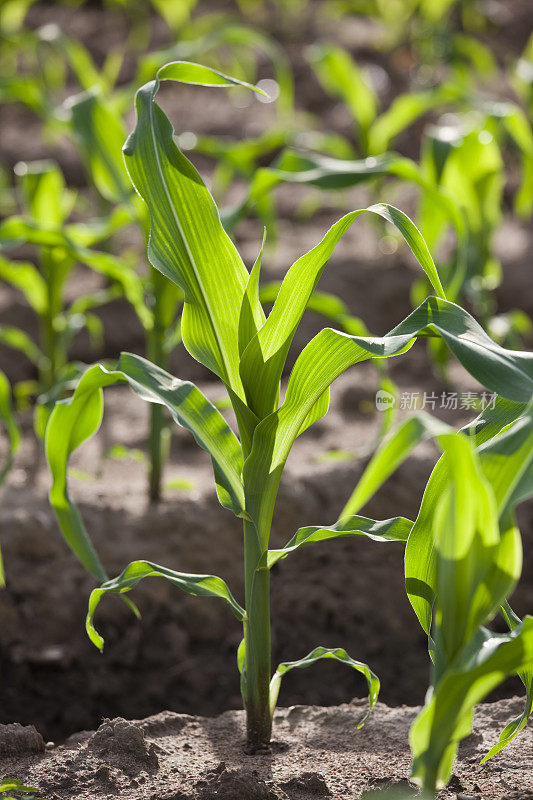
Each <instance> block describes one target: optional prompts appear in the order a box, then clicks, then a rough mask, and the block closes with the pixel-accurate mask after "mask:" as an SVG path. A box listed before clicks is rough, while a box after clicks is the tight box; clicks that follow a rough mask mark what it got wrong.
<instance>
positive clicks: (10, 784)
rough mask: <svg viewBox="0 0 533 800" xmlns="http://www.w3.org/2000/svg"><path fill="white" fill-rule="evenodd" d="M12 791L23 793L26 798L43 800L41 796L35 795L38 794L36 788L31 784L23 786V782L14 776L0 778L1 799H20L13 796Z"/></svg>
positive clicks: (28, 799)
mask: <svg viewBox="0 0 533 800" xmlns="http://www.w3.org/2000/svg"><path fill="white" fill-rule="evenodd" d="M12 792H15V793H16V794H17V795H23V796H24V798H25V799H26V800H43V798H42V797H38V796H37V795H38V794H39V790H38V789H35V788H33V787H32V786H24V784H23V783H21V781H19V780H17V779H16V778H4V780H1V779H0V798H2V800H20V798H19V797H14V796H13V794H12Z"/></svg>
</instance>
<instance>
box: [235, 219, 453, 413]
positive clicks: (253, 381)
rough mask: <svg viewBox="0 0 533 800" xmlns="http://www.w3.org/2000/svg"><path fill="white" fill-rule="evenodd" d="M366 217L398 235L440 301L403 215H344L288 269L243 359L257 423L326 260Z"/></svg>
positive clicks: (425, 255)
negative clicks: (386, 224) (359, 219)
mask: <svg viewBox="0 0 533 800" xmlns="http://www.w3.org/2000/svg"><path fill="white" fill-rule="evenodd" d="M365 211H368V212H370V213H371V214H376V215H377V216H380V217H382V218H383V219H386V220H387V221H388V222H390V223H392V224H393V225H394V226H395V227H396V228H397V229H398V230H399V231H400V233H401V234H402V236H403V237H404V238H405V240H406V241H407V243H408V245H409V246H410V247H411V249H412V251H413V253H414V255H415V256H416V258H417V260H418V261H419V263H420V265H421V266H422V268H423V269H424V271H425V273H426V275H427V276H428V278H429V279H430V280H431V282H432V284H433V286H434V289H435V291H436V292H437V294H438V295H439V296H440V297H444V290H443V288H442V284H441V282H440V279H439V277H438V274H437V270H436V268H435V264H434V263H433V259H432V258H431V255H430V253H429V251H428V249H427V246H426V244H425V242H424V240H423V239H422V237H421V235H420V233H419V231H418V230H417V228H416V226H415V225H414V224H413V223H412V222H411V220H410V219H409V218H408V217H407V216H406V215H405V214H403V212H401V211H399V210H398V209H397V208H394V207H393V206H389V205H385V204H378V205H374V206H370V207H369V208H367V209H358V210H357V211H352V212H351V213H349V214H346V215H345V216H344V217H342V219H340V220H339V221H338V222H336V223H335V224H334V225H333V226H332V227H331V228H330V229H329V231H328V232H327V233H326V235H325V236H324V238H323V239H322V241H321V242H320V243H319V244H318V245H317V246H316V247H314V248H313V249H312V250H310V251H309V253H307V254H306V255H304V256H302V257H301V258H299V259H298V260H297V261H296V262H295V263H294V264H293V265H292V267H291V268H290V270H289V271H288V273H287V275H286V276H285V278H284V280H283V282H282V284H281V287H280V290H279V292H278V296H277V298H276V302H275V303H274V307H273V308H272V311H271V312H270V314H269V316H268V319H267V321H266V322H265V324H264V325H263V326H262V327H261V328H260V330H259V331H258V332H257V334H256V336H255V337H254V338H253V339H252V340H251V341H250V343H249V345H248V347H247V348H246V350H245V351H244V353H243V355H242V358H241V365H240V374H241V377H242V381H243V384H244V387H245V391H246V397H247V402H248V405H249V406H250V408H251V409H252V410H253V411H254V413H255V414H256V415H257V416H258V417H259V418H263V417H266V416H267V415H268V414H269V413H271V412H272V411H273V410H274V408H275V404H276V402H277V395H278V387H279V381H280V379H281V375H282V372H283V367H284V364H285V360H286V358H287V354H288V351H289V347H290V344H291V342H292V339H293V337H294V334H295V332H296V328H297V327H298V324H299V322H300V320H301V318H302V315H303V313H304V311H305V309H306V307H307V304H308V302H309V299H310V297H311V295H312V293H313V291H314V289H315V286H316V284H317V282H318V280H319V278H320V276H321V274H322V272H323V270H324V268H325V266H326V264H327V262H328V259H329V258H330V256H331V254H332V253H333V250H334V249H335V247H336V245H337V244H338V242H339V241H340V239H341V238H342V237H343V236H344V235H345V234H346V233H347V231H348V230H349V228H350V227H351V225H352V224H353V222H354V221H355V220H356V219H357V217H359V216H360V215H361V214H363V213H364V212H365ZM326 388H327V387H326Z"/></svg>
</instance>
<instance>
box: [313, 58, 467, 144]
mask: <svg viewBox="0 0 533 800" xmlns="http://www.w3.org/2000/svg"><path fill="white" fill-rule="evenodd" d="M309 58H310V61H311V64H312V65H313V68H314V70H315V72H316V74H317V77H318V79H319V80H320V83H321V84H322V86H323V87H324V89H325V91H326V92H327V93H328V94H330V95H332V96H333V97H335V98H336V99H339V100H342V101H343V103H344V104H345V106H346V108H347V110H348V111H349V113H350V115H351V117H352V118H353V121H354V127H355V131H354V132H355V138H356V141H357V153H358V155H359V156H362V157H366V156H378V155H382V154H383V153H385V152H387V151H388V150H389V149H390V147H391V145H393V143H394V141H395V139H396V138H397V137H398V136H399V135H400V134H401V133H403V132H404V131H406V130H408V129H409V128H410V127H411V125H413V123H414V122H416V120H418V119H419V118H420V117H422V116H423V115H424V114H427V112H428V111H431V110H433V109H436V108H442V107H444V106H447V105H449V104H450V103H456V102H458V101H459V100H460V99H461V98H462V97H463V96H464V91H465V87H464V85H463V81H460V80H458V79H457V78H455V77H453V78H450V79H449V80H448V81H444V82H442V81H441V82H440V83H439V84H438V85H435V86H433V87H432V88H431V89H427V90H425V91H420V92H406V93H405V94H400V95H398V96H397V97H396V98H395V99H394V100H393V102H392V103H391V105H390V107H389V108H388V109H387V110H386V111H381V112H380V109H379V96H378V93H377V91H376V90H375V89H374V88H373V86H372V81H371V77H370V75H369V74H367V72H365V70H364V69H362V68H361V67H359V66H358V65H357V64H356V62H355V61H354V60H353V58H352V57H351V56H350V54H349V53H348V52H347V51H346V50H343V49H342V48H341V47H338V46H336V45H332V44H325V45H318V46H314V47H312V48H311V49H310V50H309Z"/></svg>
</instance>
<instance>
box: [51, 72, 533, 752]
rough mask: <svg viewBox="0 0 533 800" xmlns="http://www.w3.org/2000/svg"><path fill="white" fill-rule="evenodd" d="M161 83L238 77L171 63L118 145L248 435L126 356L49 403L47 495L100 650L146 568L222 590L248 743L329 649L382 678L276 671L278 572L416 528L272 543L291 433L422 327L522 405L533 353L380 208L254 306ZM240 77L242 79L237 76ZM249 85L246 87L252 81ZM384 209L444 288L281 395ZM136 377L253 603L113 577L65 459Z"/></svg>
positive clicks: (369, 524)
mask: <svg viewBox="0 0 533 800" xmlns="http://www.w3.org/2000/svg"><path fill="white" fill-rule="evenodd" d="M161 80H177V81H181V82H186V83H192V84H201V85H210V86H232V85H235V84H236V83H237V82H236V81H235V80H234V79H232V78H228V77H227V76H225V75H222V74H221V73H218V72H216V71H214V70H211V69H208V68H206V67H203V66H200V65H197V64H192V63H186V62H181V63H171V64H168V65H166V66H165V67H163V68H162V69H161V70H159V72H158V75H157V79H156V80H154V81H151V82H150V83H149V84H147V85H145V86H143V87H142V88H141V89H140V90H139V91H138V93H137V97H136V108H137V125H136V127H135V130H134V131H133V133H132V134H131V135H130V137H129V139H128V140H127V142H126V144H125V147H124V157H125V163H126V168H127V170H128V173H129V175H130V177H131V180H132V182H133V184H134V186H135V188H136V190H137V192H138V193H139V194H140V196H141V197H142V198H143V200H144V201H145V203H146V205H147V208H148V210H149V213H150V226H151V235H150V241H149V249H148V256H149V259H150V261H151V263H152V265H153V266H154V267H155V268H156V269H158V270H159V271H160V272H161V274H162V275H164V276H165V277H166V278H167V279H168V280H170V281H172V282H173V283H175V284H176V285H178V286H179V287H180V288H181V290H182V291H183V292H184V295H185V305H184V311H183V315H182V320H181V329H182V338H183V343H184V345H185V346H186V347H187V349H188V350H189V352H190V353H191V355H193V357H194V358H196V359H197V360H198V361H199V362H200V363H202V364H203V365H204V366H206V367H207V368H208V369H210V370H211V371H212V372H213V373H214V374H215V375H217V376H218V377H219V378H220V379H221V381H222V382H223V384H224V385H225V387H226V389H227V392H228V395H229V398H230V400H231V403H232V406H233V410H234V412H235V417H236V420H237V426H238V431H239V438H237V436H236V434H235V433H234V432H233V430H232V429H231V428H230V427H229V426H228V424H227V422H226V421H225V420H224V418H223V417H222V416H221V414H220V413H219V412H218V411H217V409H216V408H215V407H214V406H213V405H212V404H211V403H209V402H208V400H207V399H206V398H205V397H204V396H203V395H202V393H201V392H200V391H199V389H198V388H197V387H196V386H194V384H192V383H190V382H188V381H182V380H180V379H178V378H175V377H173V376H172V375H169V374H168V373H166V372H165V371H163V370H162V369H161V368H159V367H157V366H156V365H154V364H151V363H150V362H149V361H146V360H145V359H142V358H140V357H138V356H135V355H132V354H128V353H123V354H122V355H121V357H120V359H119V361H118V364H117V367H116V369H114V370H108V369H106V368H103V367H102V366H100V365H96V366H94V367H91V368H90V369H89V370H87V372H86V373H85V374H84V376H83V377H82V379H81V381H80V382H79V384H78V386H77V388H76V391H75V392H74V395H73V397H72V399H71V400H70V401H69V402H65V403H59V404H57V405H56V407H55V409H54V411H53V413H52V415H51V417H50V421H49V424H48V428H47V434H46V452H47V458H48V463H49V465H50V469H51V472H52V476H53V485H52V489H51V493H50V500H51V503H52V506H53V507H54V510H55V512H56V515H57V517H58V521H59V524H60V527H61V530H62V533H63V536H64V537H65V539H66V541H67V543H68V544H69V546H70V547H71V549H72V550H73V551H74V553H75V554H76V555H77V557H78V558H79V559H80V561H81V562H82V563H83V564H84V566H85V567H86V568H87V569H88V571H89V572H90V573H91V574H92V575H93V576H94V577H95V578H96V579H97V580H99V581H101V582H102V585H101V587H100V588H97V589H95V590H94V591H93V593H92V595H91V599H90V604H89V614H88V618H87V630H88V633H89V636H90V637H91V639H92V641H93V642H94V643H95V644H96V645H97V646H98V647H100V648H101V647H102V645H103V640H102V638H101V636H100V635H99V634H98V633H97V631H96V630H95V628H94V623H93V617H94V613H95V611H96V608H97V606H98V604H99V602H100V600H101V599H102V597H103V596H104V595H105V594H108V593H115V594H119V595H121V596H122V597H123V598H124V599H125V600H127V599H128V598H127V593H128V592H129V591H130V590H131V589H132V588H133V587H134V586H135V585H137V583H139V581H141V580H142V579H144V578H146V577H157V576H159V577H164V578H166V579H168V580H170V581H171V582H172V583H174V585H176V586H178V587H179V588H181V589H182V590H184V591H185V592H187V593H189V594H192V595H201V596H209V597H218V598H221V599H223V600H224V601H225V602H226V603H227V604H228V605H229V607H230V608H231V610H232V612H233V614H234V615H235V617H236V618H237V619H238V620H239V621H240V622H241V623H242V625H243V634H244V636H243V641H242V643H241V645H240V647H239V650H238V665H239V669H240V672H241V688H242V694H243V698H244V704H245V708H246V716H247V731H248V733H247V737H248V747H249V749H250V750H251V751H257V750H260V749H262V748H264V747H267V746H268V744H269V741H270V735H271V725H272V715H273V711H274V707H275V705H276V702H277V697H278V691H279V688H280V683H281V680H282V677H283V675H284V674H286V673H287V672H288V671H289V670H292V669H294V668H299V667H303V666H307V665H310V664H312V663H314V662H315V661H317V660H318V659H323V658H329V659H331V658H333V659H336V660H338V661H341V662H343V663H345V664H347V665H349V666H351V667H352V668H354V669H355V670H357V671H358V672H361V673H362V674H363V675H364V676H365V677H366V679H367V682H368V686H369V697H370V706H371V707H372V706H373V705H374V703H375V700H376V697H377V692H378V685H379V684H378V680H377V678H376V676H375V675H374V674H373V673H372V671H371V670H370V668H369V667H368V666H367V665H365V664H362V663H361V662H358V661H355V660H353V659H352V658H351V657H349V656H348V655H347V653H346V652H345V651H344V650H342V649H337V648H335V649H330V648H324V647H318V648H316V649H314V650H313V651H312V652H311V653H310V654H309V655H308V656H306V657H305V658H303V659H301V660H299V661H291V662H284V663H283V664H281V665H280V666H279V667H278V668H277V670H276V671H275V673H274V676H273V677H272V675H271V668H270V608H269V594H270V570H271V568H272V567H273V566H274V564H275V563H277V561H278V560H280V559H281V558H285V557H287V556H289V555H290V554H292V553H293V552H295V551H296V550H298V549H299V548H300V547H302V546H305V545H308V544H311V543H313V542H316V541H322V540H325V539H333V538H337V537H339V536H360V535H368V536H370V537H371V538H374V539H378V540H380V541H386V540H393V541H394V540H395V541H405V540H406V538H407V535H408V533H409V530H410V527H411V524H410V523H409V522H408V521H407V520H404V519H403V518H395V519H392V520H385V521H375V520H369V519H367V518H364V517H358V516H349V517H345V518H343V519H341V520H340V521H339V522H338V523H337V524H336V525H333V526H330V527H327V526H312V527H306V528H301V529H300V530H299V531H298V532H297V533H296V534H295V536H294V537H292V539H291V540H290V541H289V542H288V543H287V545H286V547H284V548H281V549H277V550H270V549H269V538H270V527H271V522H272V517H273V513H274V507H275V502H276V496H277V491H278V487H279V483H280V480H281V477H282V473H283V469H284V465H285V461H286V459H287V457H288V454H289V452H290V450H291V447H292V445H293V443H294V441H295V439H296V438H297V437H298V436H299V435H300V434H301V433H302V432H303V431H305V430H306V429H307V428H308V427H309V426H310V425H312V424H313V423H314V422H315V421H316V420H317V419H319V418H321V417H322V416H323V415H324V414H325V413H326V411H327V408H328V398H329V387H330V385H331V384H332V383H333V381H334V380H335V379H336V378H337V377H339V375H341V374H342V373H343V372H344V371H345V370H346V369H348V368H349V367H350V366H352V365H354V364H356V363H359V362H362V361H365V360H368V359H370V358H388V357H392V356H395V355H400V354H402V353H404V352H405V351H406V350H408V349H409V348H410V347H411V346H412V344H413V343H414V341H415V340H416V339H417V337H419V336H427V335H431V336H441V337H442V338H443V339H444V340H445V341H446V343H447V344H448V346H449V347H450V349H451V350H452V352H453V353H454V354H455V355H456V356H457V357H458V359H459V360H460V361H461V362H462V363H463V365H464V366H465V367H466V368H467V369H468V370H469V371H470V372H471V373H472V375H474V377H476V378H477V379H478V380H480V381H481V382H482V383H483V384H484V385H486V386H487V387H488V388H489V389H490V390H491V391H494V392H499V393H500V394H502V395H504V396H507V397H509V399H511V400H514V401H517V402H523V401H524V400H525V399H529V397H530V396H531V392H532V389H533V354H529V353H520V352H515V351H509V350H505V349H503V348H501V347H500V346H498V345H496V344H495V343H494V342H493V341H492V340H491V339H490V338H489V337H488V336H487V335H486V334H485V333H484V331H483V330H482V328H481V327H480V326H479V325H478V324H477V323H476V322H475V320H474V319H473V318H472V317H471V316H470V315H469V314H468V313H467V312H466V311H464V310H463V309H462V308H460V307H459V306H457V305H455V304H453V303H450V302H448V301H447V300H446V299H445V297H444V292H443V289H442V285H441V283H440V280H439V277H438V274H437V270H436V268H435V265H434V263H433V260H432V258H431V256H430V254H429V251H428V249H427V247H426V245H425V243H424V241H423V239H422V237H421V236H420V234H419V232H418V230H417V229H416V227H415V226H414V224H413V223H412V222H411V221H410V220H409V218H408V217H406V216H405V215H404V214H403V213H402V212H401V211H399V210H398V209H395V208H393V207H392V206H386V205H375V206H372V207H370V208H368V209H360V210H357V211H353V212H351V213H349V214H347V215H346V216H344V217H343V218H342V219H340V220H339V221H338V222H337V223H336V224H335V225H333V227H332V228H331V229H330V230H329V231H328V232H327V233H326V235H325V236H324V238H323V239H322V241H321V242H320V243H319V244H318V245H316V246H315V247H314V248H313V249H312V250H310V251H309V252H308V253H307V254H305V255H303V256H302V257H301V258H299V259H298V260H297V261H296V262H295V264H293V266H292V267H291V268H290V269H289V271H288V272H287V274H286V276H285V279H284V280H283V282H282V284H281V287H280V289H279V292H278V294H277V297H276V300H275V303H274V306H273V308H272V311H271V312H270V314H269V316H268V318H265V314H264V311H263V308H262V306H261V304H260V301H259V294H258V282H259V271H260V265H261V257H260V256H259V258H258V259H257V261H256V263H255V265H254V267H253V269H252V271H251V272H250V273H249V272H248V270H247V269H246V267H245V266H244V264H243V262H242V260H241V258H240V256H239V254H238V252H237V250H236V248H235V246H234V244H233V242H232V241H231V239H230V238H229V237H228V235H227V234H226V232H225V231H224V229H223V227H222V225H221V223H220V218H219V215H218V211H217V208H216V206H215V204H214V202H213V200H212V197H211V196H210V194H209V192H208V191H207V189H206V187H205V185H204V183H203V182H202V180H201V178H200V176H199V174H198V172H197V171H196V170H195V169H194V168H193V166H192V165H191V164H190V162H189V161H188V160H187V159H186V158H185V157H184V156H183V154H182V153H181V152H180V150H179V149H178V147H177V145H176V143H175V139H174V137H173V129H172V125H171V123H170V121H169V120H168V118H167V117H166V115H165V114H164V112H163V111H162V110H161V108H160V107H159V106H158V105H157V103H156V102H155V98H156V94H157V91H158V88H159V85H160V81H161ZM238 85H242V84H238ZM251 88H253V87H251ZM365 213H366V214H371V215H379V216H380V217H382V218H384V219H385V220H387V221H389V222H390V223H392V224H393V225H395V226H396V228H397V229H398V230H399V232H400V233H401V234H402V235H403V236H404V238H405V239H406V241H407V243H408V244H409V245H410V247H411V249H412V251H413V253H414V254H415V256H416V258H417V259H418V262H419V263H420V266H421V268H422V269H423V270H424V272H425V273H426V274H427V275H428V277H429V279H430V280H431V282H432V284H433V286H434V289H435V292H436V296H434V297H429V298H428V299H427V300H426V301H425V302H424V303H422V304H421V306H420V307H419V308H418V309H416V310H415V311H414V312H413V313H411V314H410V315H409V316H408V317H406V318H405V319H404V320H403V321H402V322H400V323H399V324H398V325H396V326H395V327H394V328H393V329H392V330H391V331H390V332H389V333H388V334H386V335H385V336H379V337H366V336H357V335H351V334H347V333H344V332H340V331H336V330H334V329H333V328H325V329H323V330H322V331H321V332H320V333H319V334H318V335H317V336H315V337H314V338H313V339H312V340H311V341H310V342H309V344H308V345H307V346H306V347H305V348H304V349H303V351H302V352H301V353H300V355H299V356H298V358H297V359H296V362H295V365H294V367H293V370H292V372H291V374H290V377H289V381H288V385H287V389H286V393H285V396H284V399H283V402H281V403H280V380H281V376H282V372H283V368H284V364H285V361H286V358H287V354H288V352H289V347H290V345H291V342H292V339H293V336H294V333H295V331H296V329H297V327H298V324H299V322H300V319H301V317H302V315H303V313H304V311H305V308H306V306H307V303H308V300H309V297H310V296H311V294H312V292H313V290H314V289H315V286H316V284H317V281H318V280H319V278H320V275H321V274H322V272H323V270H324V268H325V266H326V264H327V262H328V260H329V258H330V257H331V255H332V253H333V250H334V248H335V246H336V244H337V243H338V241H339V240H340V239H341V237H342V236H344V235H345V234H346V233H347V231H348V230H349V229H350V227H351V225H352V224H353V222H354V221H355V220H356V219H357V218H358V217H359V216H361V215H362V214H365ZM124 382H125V383H128V384H129V385H130V386H131V388H132V389H133V390H134V391H135V392H137V393H138V394H139V395H140V396H141V397H142V398H143V399H145V400H148V401H149V402H153V403H157V404H160V405H165V406H166V407H167V408H168V410H169V412H170V414H171V415H172V417H173V419H174V421H175V422H176V423H178V424H179V425H182V426H184V427H185V428H187V429H188V430H189V431H191V433H192V434H193V435H194V437H195V439H196V441H197V442H198V444H199V445H200V446H201V447H202V448H203V449H205V450H206V451H207V452H208V453H209V455H210V456H211V459H212V463H213V471H214V476H215V483H216V488H217V493H218V497H219V500H220V502H221V504H222V506H224V507H225V508H226V509H229V510H230V511H232V512H233V513H234V514H235V515H236V516H237V517H239V518H241V519H242V521H243V534H244V550H245V554H244V577H245V599H244V605H241V604H240V603H239V602H238V601H237V600H236V599H235V597H234V595H233V594H232V593H231V591H230V589H229V588H228V586H227V585H226V583H225V582H224V581H223V580H222V579H221V578H219V577H216V576H213V575H194V574H190V573H185V572H177V571H175V570H172V569H168V568H166V567H162V566H158V565H156V564H154V563H152V562H149V561H136V562H132V563H131V564H130V565H129V566H127V567H126V569H125V570H124V572H123V573H122V574H121V575H120V576H119V577H117V578H115V579H112V580H108V577H107V575H106V572H105V570H104V567H103V566H102V564H101V562H100V561H99V559H98V556H97V555H96V553H95V551H94V548H93V546H92V544H91V542H90V539H89V537H88V534H87V532H86V530H85V528H84V526H83V522H82V519H81V517H80V514H79V512H78V511H77V508H76V506H75V505H74V503H73V501H72V500H71V499H70V497H69V493H68V486H67V464H68V459H69V456H70V455H71V453H72V452H73V451H74V450H75V449H76V448H77V447H79V446H80V445H81V444H82V442H83V441H85V440H86V439H87V438H89V437H90V436H91V435H93V434H94V433H95V432H96V430H97V429H98V427H99V424H100V421H101V416H102V411H103V397H102V388H103V387H104V386H107V385H110V384H114V383H124Z"/></svg>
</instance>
